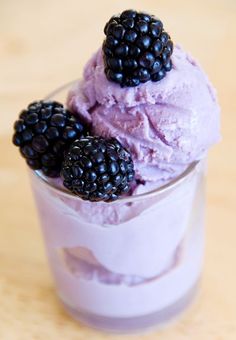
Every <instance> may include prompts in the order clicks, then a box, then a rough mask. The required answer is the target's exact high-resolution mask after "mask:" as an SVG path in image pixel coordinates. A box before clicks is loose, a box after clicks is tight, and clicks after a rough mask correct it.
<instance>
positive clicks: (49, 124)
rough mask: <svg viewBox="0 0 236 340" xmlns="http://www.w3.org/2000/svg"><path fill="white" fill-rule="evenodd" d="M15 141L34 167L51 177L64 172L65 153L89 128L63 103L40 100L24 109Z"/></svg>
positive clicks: (16, 127)
mask: <svg viewBox="0 0 236 340" xmlns="http://www.w3.org/2000/svg"><path fill="white" fill-rule="evenodd" d="M14 130H15V133H14V135H13V143H14V144H15V145H16V146H18V147H19V148H20V152H21V154H22V156H23V157H24V158H25V159H26V162H27V164H28V165H29V167H30V168H32V169H34V170H37V169H41V170H42V172H43V173H44V174H45V175H46V176H49V177H57V176H59V175H60V170H61V164H62V160H63V153H64V151H65V150H66V149H67V147H68V146H69V145H70V144H71V142H72V141H74V140H75V139H77V138H80V137H81V136H83V134H84V132H85V128H84V127H83V125H82V124H81V123H80V122H79V121H78V120H77V119H76V118H75V117H74V116H73V115H72V114H71V113H70V112H69V111H68V110H66V109H65V108H64V107H63V105H62V104H60V103H58V102H55V101H42V100H41V101H36V102H33V103H31V104H29V106H28V107H27V109H26V110H23V111H22V112H21V113H20V115H19V119H18V120H17V121H16V122H15V124H14Z"/></svg>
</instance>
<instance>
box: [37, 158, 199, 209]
mask: <svg viewBox="0 0 236 340" xmlns="http://www.w3.org/2000/svg"><path fill="white" fill-rule="evenodd" d="M200 162H201V161H200V160H199V161H195V162H192V163H191V164H190V165H189V166H188V167H187V169H186V170H185V171H183V172H182V173H181V174H180V175H179V176H177V177H176V178H174V179H172V180H170V181H169V182H168V183H166V184H163V185H161V186H160V187H157V188H155V189H153V190H150V191H147V192H144V193H141V194H137V195H133V196H124V197H120V198H119V199H118V200H116V201H114V202H109V205H110V204H115V203H119V202H120V203H128V202H131V201H132V202H133V201H140V200H143V199H145V198H147V199H148V198H153V197H155V196H156V195H158V194H163V193H166V192H167V191H168V190H171V189H174V188H176V187H177V186H178V185H180V184H181V183H182V182H184V181H185V180H186V179H187V178H189V177H190V175H191V174H192V173H193V172H194V170H196V168H197V165H198V164H199V163H200ZM32 173H33V174H34V176H36V177H37V178H38V179H39V180H40V181H42V183H43V184H46V185H47V186H48V187H49V188H50V189H52V190H53V191H55V192H56V193H57V194H60V195H63V196H65V197H67V198H68V197H69V198H72V199H76V200H81V201H84V200H83V199H82V198H81V197H79V196H77V195H75V194H73V193H72V192H70V191H68V190H67V189H66V188H65V189H64V188H63V187H61V186H59V185H58V186H57V185H56V183H53V182H50V178H49V177H47V176H45V175H43V173H42V172H41V171H40V170H34V171H32ZM94 203H104V202H94Z"/></svg>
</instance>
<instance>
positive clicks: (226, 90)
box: [0, 0, 236, 340]
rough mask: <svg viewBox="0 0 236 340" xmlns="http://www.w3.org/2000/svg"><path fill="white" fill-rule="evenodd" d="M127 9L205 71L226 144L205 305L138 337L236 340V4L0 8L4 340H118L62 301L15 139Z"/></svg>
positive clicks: (210, 197) (214, 160) (210, 226)
mask: <svg viewBox="0 0 236 340" xmlns="http://www.w3.org/2000/svg"><path fill="white" fill-rule="evenodd" d="M127 8H135V9H139V10H145V11H147V12H150V13H153V14H156V15H157V16H158V17H160V18H161V19H162V21H163V22H164V26H165V28H166V30H167V31H169V33H170V35H171V37H172V38H173V40H174V41H175V42H178V43H180V44H181V45H182V46H183V47H184V48H185V49H186V50H187V51H190V52H191V54H192V55H194V57H195V58H197V59H198V61H199V62H200V63H201V64H202V66H203V68H204V69H205V70H206V72H207V73H208V75H209V78H210V80H211V81H212V82H213V84H214V85H215V87H216V89H217V91H218V96H219V102H220V105H221V107H222V135H223V139H222V142H221V143H220V144H219V145H217V146H216V147H214V148H213V150H211V152H210V157H209V173H208V190H207V204H208V209H207V248H206V261H205V268H204V275H203V281H202V290H201V293H200V297H199V299H198V301H197V302H196V304H195V305H194V306H193V307H192V308H191V310H190V311H189V312H188V313H187V314H186V315H185V316H184V318H183V319H182V320H181V321H180V322H179V323H178V324H177V325H175V326H173V327H170V328H169V329H167V330H165V331H162V332H160V333H158V334H159V335H157V333H154V334H150V335H146V336H137V337H134V338H135V339H136V338H137V339H150V340H151V339H159V337H160V338H161V339H163V340H165V339H168V340H172V339H173V340H178V339H181V340H182V339H186V340H187V339H188V340H189V339H191V340H194V339H198V340H199V339H200V338H201V340H204V339H207V340H211V339H212V340H218V339H219V340H222V339H223V340H224V339H225V340H230V339H234V340H235V339H236V292H235V287H236V275H235V270H234V268H235V261H236V247H235V238H236V190H235V189H236V184H235V183H236V156H235V155H236V151H235V150H236V142H235V126H236V86H235V76H236V74H235V66H234V61H235V58H236V48H235V41H236V1H235V0H198V1H189V0H179V1H171V0H169V1H166V0H159V1H157V0H145V1H144V0H143V1H135V0H134V1H128V0H126V1H124V0H119V1H109V0H100V1H93V2H92V3H89V2H86V1H78V0H67V1H65V0H62V1H58V0H57V1H56V0H49V1H47V0H40V1H37V0H21V1H16V0H0V155H1V157H0V185H1V188H0V207H1V214H0V233H1V237H0V304H1V308H0V339H2V340H11V339H13V340H32V339H40V340H41V339H43V340H45V339H47V340H51V339H52V340H55V339H56V340H60V339H70V340H73V339H75V340H76V339H111V338H113V336H108V335H103V334H99V333H96V332H94V331H91V330H88V329H87V328H85V327H82V326H80V325H78V324H76V323H75V322H74V321H72V320H71V319H70V318H69V317H68V316H67V315H66V314H65V312H64V311H63V309H62V307H61V306H60V304H59V302H58V301H57V298H56V296H55V293H54V290H53V284H52V282H51V277H50V274H49V272H48V268H47V265H46V258H45V254H44V249H43V243H42V239H41V234H40V230H39V227H38V222H37V217H36V212H35V209H34V204H33V200H32V197H31V192H30V188H29V184H28V178H27V171H26V167H25V164H24V161H23V160H22V159H20V157H19V154H18V150H16V148H14V147H13V146H12V145H11V134H12V124H13V121H14V120H15V119H16V117H17V115H18V112H19V111H20V110H21V109H22V108H24V107H25V106H26V105H27V104H28V103H29V102H31V101H33V100H34V99H41V98H42V97H44V96H45V95H46V94H48V93H49V92H51V91H52V90H54V89H55V88H57V87H58V86H60V85H62V84H64V83H66V82H69V81H71V80H73V79H76V78H78V77H80V76H81V74H82V68H83V65H84V63H85V62H86V61H87V60H88V58H89V57H90V55H91V54H92V53H93V52H95V51H96V49H97V48H98V47H99V46H100V45H101V43H102V41H103V38H104V35H103V27H104V24H105V23H106V21H107V20H108V19H109V18H110V17H111V16H112V15H113V14H115V13H118V12H120V11H122V10H124V9H127ZM209 130H210V126H209ZM114 338H115V339H118V338H121V337H114ZM123 338H124V337H122V339H123ZM129 338H133V337H129Z"/></svg>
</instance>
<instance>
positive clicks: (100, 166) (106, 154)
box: [61, 136, 135, 202]
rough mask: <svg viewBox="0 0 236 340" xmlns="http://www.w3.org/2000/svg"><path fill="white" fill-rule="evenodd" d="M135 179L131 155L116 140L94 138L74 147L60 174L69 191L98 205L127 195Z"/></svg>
mask: <svg viewBox="0 0 236 340" xmlns="http://www.w3.org/2000/svg"><path fill="white" fill-rule="evenodd" d="M134 175H135V173H134V165H133V161H132V158H131V155H130V153H129V152H128V151H127V150H126V149H125V148H124V147H123V146H122V145H121V144H120V143H119V142H118V141H117V140H116V139H115V138H112V139H109V140H106V139H104V138H102V137H91V136H87V137H85V138H81V139H80V140H76V141H74V142H73V143H72V145H71V147H70V149H69V151H68V153H67V154H66V155H65V161H64V162H63V166H62V171H61V176H62V178H63V180H64V181H63V183H64V186H65V187H66V188H67V189H69V190H70V191H72V192H73V193H74V194H76V195H78V196H80V197H81V198H82V199H84V200H89V201H95V202H96V201H106V202H109V201H114V200H116V199H117V198H118V197H119V196H121V195H122V194H125V193H127V192H128V191H129V189H130V183H131V181H132V180H133V179H134Z"/></svg>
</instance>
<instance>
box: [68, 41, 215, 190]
mask: <svg viewBox="0 0 236 340" xmlns="http://www.w3.org/2000/svg"><path fill="white" fill-rule="evenodd" d="M172 63H173V69H172V70H171V72H169V73H167V75H166V77H165V78H164V79H163V80H162V81H160V82H157V83H155V82H151V81H149V82H146V83H145V84H142V85H140V86H138V87H126V88H121V87H120V86H119V85H117V84H115V83H112V82H110V81H108V80H107V78H106V76H105V73H104V61H103V56H102V50H101V49H99V50H98V52H97V53H96V54H94V55H93V57H92V58H91V59H90V60H89V62H88V63H87V65H86V66H85V69H84V76H83V78H82V80H81V81H78V82H77V83H76V85H75V86H74V87H73V88H72V89H71V91H70V93H69V96H68V107H69V108H70V109H71V110H72V111H73V112H74V113H76V114H77V115H79V117H80V118H82V119H83V120H84V121H86V122H87V123H89V124H90V125H91V127H92V131H93V133H94V134H96V135H99V136H104V137H116V138H117V139H118V140H119V141H120V142H121V143H122V144H123V145H124V146H126V147H127V148H128V149H129V150H130V151H131V154H132V156H133V160H134V162H135V168H136V176H137V178H138V179H141V180H144V181H152V182H153V181H155V183H156V184H158V183H160V184H161V183H162V182H163V181H166V180H169V179H171V178H173V177H176V176H178V175H179V174H180V173H181V172H182V171H183V170H184V169H185V168H186V167H187V165H188V164H190V163H192V162H193V161H196V160H200V159H202V158H204V157H205V156H206V153H207V150H208V149H209V147H210V146H212V145H213V144H214V143H216V142H218V141H219V139H220V132H219V128H220V124H219V112H220V109H219V106H218V103H217V100H216V94H215V90H214V88H213V87H212V85H211V84H210V82H209V80H208V78H207V76H206V74H205V73H204V72H203V70H202V69H201V67H200V66H199V64H198V63H197V62H196V61H195V60H194V59H193V58H192V57H191V56H190V55H189V54H187V53H186V52H184V51H183V50H182V49H181V48H180V47H179V46H176V47H175V48H174V52H173V55H172ZM159 181H160V182H159Z"/></svg>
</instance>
